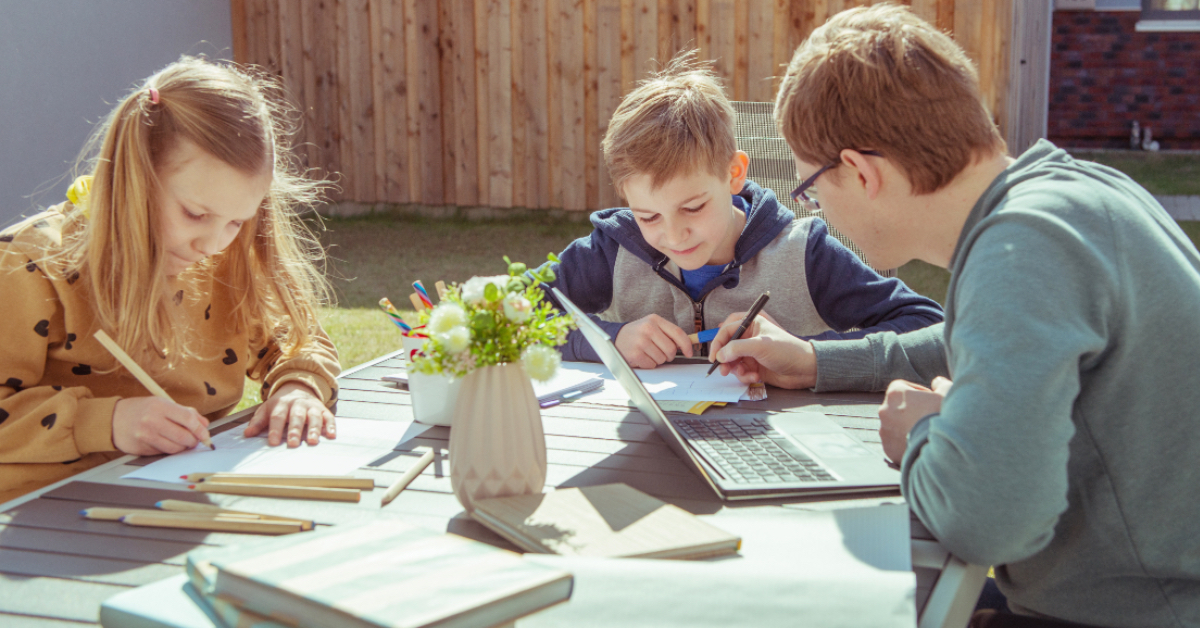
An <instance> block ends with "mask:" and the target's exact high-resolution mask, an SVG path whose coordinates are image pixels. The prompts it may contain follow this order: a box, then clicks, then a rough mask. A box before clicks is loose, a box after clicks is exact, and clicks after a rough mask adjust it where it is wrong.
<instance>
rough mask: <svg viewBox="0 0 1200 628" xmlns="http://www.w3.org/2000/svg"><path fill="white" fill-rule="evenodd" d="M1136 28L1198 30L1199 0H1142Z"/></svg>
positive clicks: (1142, 29)
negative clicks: (1140, 14)
mask: <svg viewBox="0 0 1200 628" xmlns="http://www.w3.org/2000/svg"><path fill="white" fill-rule="evenodd" d="M1137 29H1138V31H1140V32H1145V31H1200V0H1142V18H1141V20H1139V21H1138V24H1137Z"/></svg>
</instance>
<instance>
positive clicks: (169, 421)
mask: <svg viewBox="0 0 1200 628" xmlns="http://www.w3.org/2000/svg"><path fill="white" fill-rule="evenodd" d="M205 438H208V419H206V418H204V416H203V415H201V414H200V413H199V412H196V410H195V409H194V408H189V407H187V406H181V405H179V404H177V403H175V402H174V401H171V400H170V399H163V398H161V397H128V398H125V399H121V400H119V401H117V405H116V406H115V407H114V408H113V416H112V441H113V445H114V446H115V447H116V448H117V449H119V450H121V451H123V452H125V453H127V454H133V455H135V456H153V455H156V454H176V453H179V452H181V451H186V450H188V449H191V448H192V447H195V446H196V443H199V442H200V441H201V440H203V439H205Z"/></svg>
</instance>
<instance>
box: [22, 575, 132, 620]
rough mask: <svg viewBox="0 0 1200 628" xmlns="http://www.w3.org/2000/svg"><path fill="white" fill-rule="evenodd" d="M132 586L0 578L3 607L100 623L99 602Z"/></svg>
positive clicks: (33, 613)
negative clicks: (0, 579)
mask: <svg viewBox="0 0 1200 628" xmlns="http://www.w3.org/2000/svg"><path fill="white" fill-rule="evenodd" d="M129 588H130V587H127V586H120V585H116V584H107V583H101V582H85V581H82V580H64V579H60V578H28V577H25V576H6V577H4V578H3V580H2V581H0V610H3V611H5V612H7V613H14V614H24V615H42V616H47V617H53V618H56V619H63V620H70V621H81V622H98V621H100V604H101V603H102V602H104V600H107V599H108V598H110V597H112V596H113V595H116V594H117V593H120V592H122V591H128V590H129Z"/></svg>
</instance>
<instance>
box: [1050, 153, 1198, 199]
mask: <svg viewBox="0 0 1200 628" xmlns="http://www.w3.org/2000/svg"><path fill="white" fill-rule="evenodd" d="M1070 152H1071V155H1072V156H1074V157H1076V158H1078V159H1086V160H1088V161H1094V162H1096V163H1101V164H1104V165H1106V166H1110V167H1112V168H1116V169H1117V170H1120V171H1121V172H1124V173H1125V174H1127V175H1129V177H1130V178H1131V179H1133V180H1134V181H1137V182H1138V183H1140V184H1142V186H1143V187H1145V188H1146V189H1147V190H1150V192H1151V193H1152V194H1160V195H1172V194H1187V195H1193V194H1200V154H1190V153H1183V154H1181V153H1159V152H1155V153H1150V152H1145V151H1135V150H1128V151H1117V150H1103V151H1102V150H1084V149H1070Z"/></svg>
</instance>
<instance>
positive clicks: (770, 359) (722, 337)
mask: <svg viewBox="0 0 1200 628" xmlns="http://www.w3.org/2000/svg"><path fill="white" fill-rule="evenodd" d="M745 317H746V313H745V312H739V313H737V314H731V315H730V316H729V318H726V319H725V322H724V323H721V331H720V332H718V333H717V337H716V338H713V342H712V349H711V350H710V352H709V356H710V359H713V360H718V361H719V362H721V374H722V375H728V374H730V373H733V374H734V375H736V376H737V378H738V379H739V380H740V381H742V382H744V383H747V384H753V383H756V382H766V383H768V384H771V385H772V386H778V387H780V388H811V387H812V386H814V385H816V383H817V356H816V354H815V353H813V348H812V344H811V343H809V342H808V341H807V340H801V339H799V338H797V337H795V336H793V335H791V334H789V333H788V332H787V331H785V330H784V329H782V328H780V327H779V326H778V325H777V324H776V323H775V321H774V320H772V319H771V318H770V317H769V316H767V315H766V314H759V316H756V317H755V318H754V321H752V322H751V323H750V325H749V326H748V327H747V328H746V333H744V334H742V338H741V339H740V340H732V338H733V334H734V333H735V332H736V331H737V329H738V327H740V326H741V324H742V319H744V318H745Z"/></svg>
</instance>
